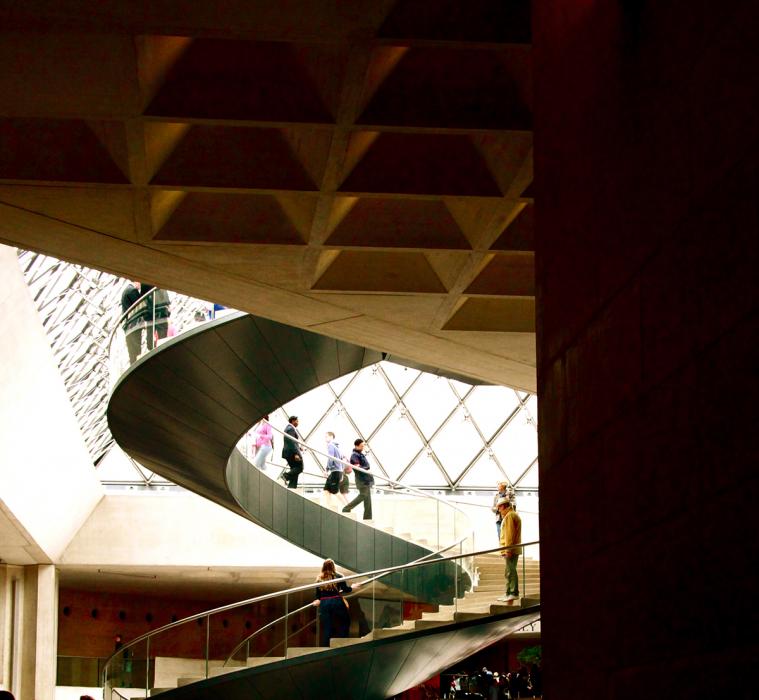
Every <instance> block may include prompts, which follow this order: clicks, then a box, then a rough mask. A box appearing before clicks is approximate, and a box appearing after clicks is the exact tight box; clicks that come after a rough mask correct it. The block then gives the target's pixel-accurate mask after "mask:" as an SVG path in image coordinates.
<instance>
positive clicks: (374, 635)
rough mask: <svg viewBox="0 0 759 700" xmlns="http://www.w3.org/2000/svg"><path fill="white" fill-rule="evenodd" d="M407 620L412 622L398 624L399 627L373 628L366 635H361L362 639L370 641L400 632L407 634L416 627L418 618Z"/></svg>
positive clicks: (396, 634)
mask: <svg viewBox="0 0 759 700" xmlns="http://www.w3.org/2000/svg"><path fill="white" fill-rule="evenodd" d="M407 622H410V623H411V624H410V625H408V626H406V624H407V623H406V622H404V623H403V624H402V625H398V627H383V628H382V629H376V630H372V631H371V632H369V634H367V635H366V636H365V637H361V641H367V642H370V641H373V640H375V639H387V638H388V637H396V636H398V635H399V634H406V633H407V632H412V631H413V630H414V629H416V627H415V626H414V623H415V622H416V620H408V621H407Z"/></svg>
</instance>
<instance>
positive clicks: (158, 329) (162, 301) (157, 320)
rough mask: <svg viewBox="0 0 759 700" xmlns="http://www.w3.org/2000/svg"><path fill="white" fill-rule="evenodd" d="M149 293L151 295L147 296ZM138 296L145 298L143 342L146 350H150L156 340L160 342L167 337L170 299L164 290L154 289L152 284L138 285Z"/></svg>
mask: <svg viewBox="0 0 759 700" xmlns="http://www.w3.org/2000/svg"><path fill="white" fill-rule="evenodd" d="M149 292H152V294H148V293H149ZM140 294H141V295H142V296H144V297H145V312H144V318H145V324H146V326H147V334H146V337H145V342H146V344H147V346H148V350H152V349H153V346H154V345H155V339H156V338H158V340H161V339H162V338H165V337H166V336H167V335H168V332H169V316H171V298H170V297H169V293H168V292H167V291H166V290H165V289H156V288H155V287H154V286H153V285H152V284H142V285H140ZM145 295H147V296H145Z"/></svg>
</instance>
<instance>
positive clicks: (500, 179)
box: [0, 0, 535, 391]
mask: <svg viewBox="0 0 759 700" xmlns="http://www.w3.org/2000/svg"><path fill="white" fill-rule="evenodd" d="M85 9H86V11H85ZM0 26H2V28H3V29H2V33H0V65H3V66H4V68H3V70H2V71H1V72H0V240H2V241H4V242H7V243H9V244H12V245H17V246H19V247H23V248H29V249H33V250H39V251H42V252H45V253H48V254H51V255H55V256H58V257H61V258H64V259H67V260H72V261H74V262H78V263H82V264H85V265H89V266H92V267H96V268H99V269H103V270H107V271H109V272H112V273H114V274H118V275H122V276H128V277H134V278H138V279H143V280H145V281H148V282H151V283H154V284H158V285H160V286H163V287H167V288H169V289H173V290H177V291H180V292H183V293H186V294H190V295H193V296H196V297H201V298H208V299H213V300H215V301H219V302H222V303H225V304H228V305H230V306H234V307H236V308H239V309H242V310H248V311H252V312H255V313H257V314H259V315H263V316H268V317H270V318H273V319H275V320H278V321H282V322H286V323H291V324H292V325H296V326H300V327H304V328H310V329H312V330H315V331H317V332H321V333H325V334H328V335H331V336H334V337H338V338H341V339H345V340H350V341H354V342H360V343H362V344H364V345H367V346H370V347H376V348H377V349H380V350H386V351H390V352H392V353H394V354H396V355H398V356H403V357H408V358H409V359H412V360H416V361H419V362H425V363H430V364H434V365H435V366H440V367H444V368H447V369H450V370H452V371H456V372H460V373H464V374H469V375H471V376H474V377H476V378H478V379H483V380H488V381H493V382H498V383H503V384H509V385H512V386H515V387H518V388H522V389H526V390H532V391H534V390H535V369H534V368H535V356H534V355H535V351H534V330H535V300H534V294H535V288H534V287H535V283H534V262H533V216H534V213H533V199H532V192H531V188H530V185H531V182H532V132H531V126H532V124H531V122H532V117H531V112H532V105H531V102H532V65H531V49H530V45H529V42H530V7H529V3H528V2H518V1H517V2H508V3H507V2H503V1H502V0H482V1H480V2H475V3H472V2H471V1H470V2H461V1H459V0H440V1H439V2H435V3H429V2H423V1H419V0H356V1H355V2H351V3H324V2H316V1H309V0H299V1H296V2H292V3H273V2H231V3H224V4H223V6H220V7H219V6H217V5H216V4H214V3H198V2H189V1H188V2H184V3H183V2H178V3H173V4H172V11H169V10H167V9H165V8H164V7H163V4H160V3H147V2H146V3H135V2H126V1H124V2H118V1H116V0H111V1H110V2H104V3H97V4H93V3H82V2H65V1H64V2H61V1H59V2H52V1H50V2H42V1H35V0H30V1H29V2H25V3H23V4H18V3H10V2H0Z"/></svg>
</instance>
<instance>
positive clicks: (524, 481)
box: [514, 462, 538, 489]
mask: <svg viewBox="0 0 759 700" xmlns="http://www.w3.org/2000/svg"><path fill="white" fill-rule="evenodd" d="M514 485H515V486H519V487H521V488H535V489H536V488H538V463H537V462H535V464H533V465H532V466H531V467H530V468H529V469H528V470H527V473H526V474H525V475H524V476H523V477H522V478H521V479H520V480H519V481H518V482H517V483H516V484H514Z"/></svg>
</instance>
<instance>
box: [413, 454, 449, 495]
mask: <svg viewBox="0 0 759 700" xmlns="http://www.w3.org/2000/svg"><path fill="white" fill-rule="evenodd" d="M403 481H404V482H405V483H407V484H408V485H409V486H422V487H429V486H438V487H447V486H448V482H447V481H446V478H445V475H444V474H443V472H442V470H441V468H440V466H439V465H438V464H437V463H436V462H435V460H434V459H433V458H432V457H431V456H430V455H429V454H427V452H423V453H422V454H421V455H419V457H418V458H417V459H416V461H415V462H414V463H413V464H412V465H411V468H410V469H409V470H408V471H407V472H406V474H404V476H403Z"/></svg>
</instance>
